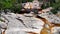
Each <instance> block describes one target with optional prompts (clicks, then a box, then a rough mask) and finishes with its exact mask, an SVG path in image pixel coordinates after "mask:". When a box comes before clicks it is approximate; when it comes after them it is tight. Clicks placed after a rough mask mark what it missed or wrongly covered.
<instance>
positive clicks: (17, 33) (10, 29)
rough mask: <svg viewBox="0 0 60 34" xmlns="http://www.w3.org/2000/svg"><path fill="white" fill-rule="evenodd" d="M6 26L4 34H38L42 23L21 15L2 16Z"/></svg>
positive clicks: (31, 17) (36, 19) (29, 16)
mask: <svg viewBox="0 0 60 34" xmlns="http://www.w3.org/2000/svg"><path fill="white" fill-rule="evenodd" d="M2 17H3V18H4V19H5V20H4V21H5V23H6V24H7V30H6V31H5V34H27V32H35V33H38V34H40V31H41V30H42V29H43V25H44V22H43V21H42V20H40V19H38V18H35V17H33V16H31V15H27V14H25V15H22V14H14V13H9V14H6V15H5V14H4V15H3V14H2Z"/></svg>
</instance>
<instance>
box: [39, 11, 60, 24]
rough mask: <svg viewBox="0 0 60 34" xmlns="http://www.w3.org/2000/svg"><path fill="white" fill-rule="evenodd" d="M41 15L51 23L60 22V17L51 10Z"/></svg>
mask: <svg viewBox="0 0 60 34" xmlns="http://www.w3.org/2000/svg"><path fill="white" fill-rule="evenodd" d="M39 16H41V17H43V18H45V19H47V20H48V21H49V22H51V23H55V24H60V18H59V17H57V16H56V15H54V14H53V13H51V12H45V13H42V14H39Z"/></svg>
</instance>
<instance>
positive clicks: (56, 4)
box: [0, 0, 60, 13]
mask: <svg viewBox="0 0 60 34" xmlns="http://www.w3.org/2000/svg"><path fill="white" fill-rule="evenodd" d="M27 1H28V2H31V1H33V0H0V10H1V9H2V10H5V9H10V10H11V11H13V12H15V13H16V12H20V10H21V3H22V2H27ZM39 1H43V2H44V4H43V6H42V8H47V7H53V8H54V9H53V10H52V12H53V13H56V11H58V10H60V0H47V1H45V0H39Z"/></svg>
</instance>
